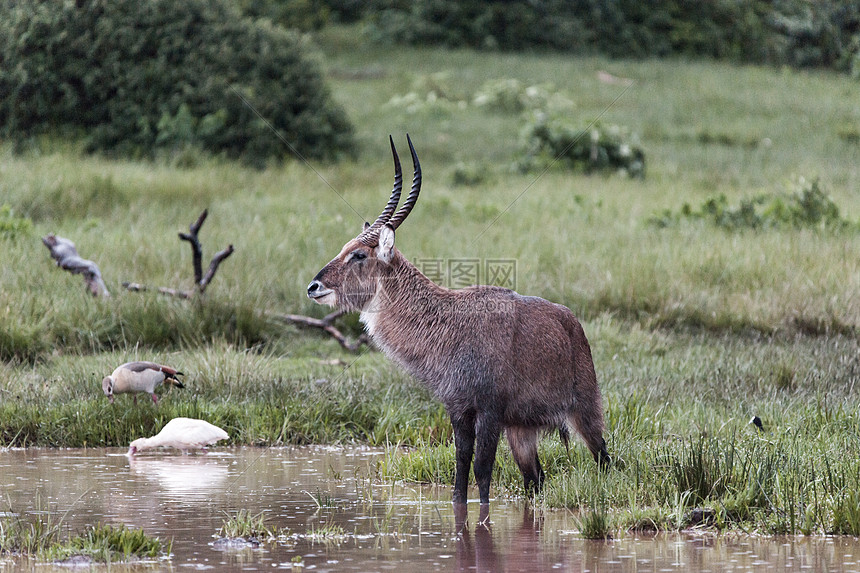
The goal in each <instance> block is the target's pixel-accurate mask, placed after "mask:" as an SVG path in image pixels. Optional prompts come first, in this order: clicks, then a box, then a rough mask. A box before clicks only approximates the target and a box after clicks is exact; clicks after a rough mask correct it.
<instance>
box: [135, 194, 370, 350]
mask: <svg viewBox="0 0 860 573" xmlns="http://www.w3.org/2000/svg"><path fill="white" fill-rule="evenodd" d="M208 214H209V212H208V210H204V211H203V212H202V213H201V214H200V216H199V217H198V218H197V221H195V222H194V223H192V224H191V225H190V226H189V227H188V232H187V233H179V238H180V239H181V240H183V241H188V242H189V243H190V244H191V254H192V264H193V266H194V284H195V285H196V287H197V288H196V290H178V289H172V288H168V287H158V289H156V290H157V291H158V292H159V293H161V294H164V295H167V296H172V297H176V298H183V299H189V298H193V297H194V296H195V295H202V294H203V293H204V292H205V291H206V287H207V286H209V283H211V282H212V279H213V278H214V277H215V273H216V272H217V271H218V267H219V265H220V264H221V263H222V262H224V260H225V259H226V258H227V257H229V256H230V255H232V254H233V251H234V250H235V249H234V248H233V245H229V246H228V247H227V248H226V249H224V250H222V251H219V252H218V253H216V254H215V256H214V257H212V261H211V262H210V263H209V269H208V270H207V271H206V274H205V275H204V274H203V268H202V260H203V249H202V247H201V246H200V239H199V233H200V227H202V226H203V223H204V222H205V221H206V217H207V216H208ZM122 286H123V287H125V288H126V289H128V290H130V291H134V292H141V291H146V290H150V289H149V288H148V287H147V286H146V285H142V284H138V283H132V282H124V283H122ZM344 314H346V312H345V311H343V310H336V311H335V312H332V313H331V314H328V315H326V316H325V317H324V318H322V319H319V318H313V317H310V316H304V315H300V314H280V313H270V314H269V316H270V317H272V318H275V319H277V320H280V321H281V322H287V323H290V324H297V325H300V326H305V327H310V328H319V329H321V330H323V331H325V332H327V333H328V334H329V335H330V336H332V337H333V338H334V339H335V340H337V341H338V342H339V343H340V345H341V346H343V347H344V348H345V349H346V350H349V351H350V352H355V351H356V350H358V349H359V348H360V347H361V345H362V344H368V343H369V341H370V339H369V338H368V337H367V335H366V334H362V335H360V336H359V337H358V338H357V339H355V340H353V341H350V340H348V339H347V337H346V336H344V334H343V333H342V332H341V331H340V330H338V328H337V327H335V326H334V324H333V323H334V321H335V320H336V319H338V318H340V317H341V316H343V315H344Z"/></svg>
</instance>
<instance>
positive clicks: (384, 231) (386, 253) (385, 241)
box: [376, 223, 394, 263]
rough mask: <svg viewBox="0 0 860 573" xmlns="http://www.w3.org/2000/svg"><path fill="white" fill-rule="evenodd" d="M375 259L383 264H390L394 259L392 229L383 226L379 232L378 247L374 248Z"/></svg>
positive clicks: (389, 226) (388, 226)
mask: <svg viewBox="0 0 860 573" xmlns="http://www.w3.org/2000/svg"><path fill="white" fill-rule="evenodd" d="M376 257H377V258H378V259H379V260H380V261H382V262H383V263H390V262H391V259H392V257H394V227H392V226H391V225H389V224H388V223H386V224H385V226H384V227H382V228H381V229H380V230H379V245H377V246H376Z"/></svg>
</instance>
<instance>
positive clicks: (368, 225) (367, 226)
mask: <svg viewBox="0 0 860 573" xmlns="http://www.w3.org/2000/svg"><path fill="white" fill-rule="evenodd" d="M369 228H370V223H368V222H367V221H365V222H364V230H365V231H366V230H368V229H369Z"/></svg>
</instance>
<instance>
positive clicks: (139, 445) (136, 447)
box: [125, 438, 146, 456]
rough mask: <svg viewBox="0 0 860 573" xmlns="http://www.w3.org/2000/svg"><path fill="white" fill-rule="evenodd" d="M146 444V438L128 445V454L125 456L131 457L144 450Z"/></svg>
mask: <svg viewBox="0 0 860 573" xmlns="http://www.w3.org/2000/svg"><path fill="white" fill-rule="evenodd" d="M145 443H146V438H138V439H136V440H135V441H133V442H132V443H130V444H129V445H128V452H127V453H126V454H125V455H127V456H133V455H134V454H136V453H138V452H139V451H141V450H143V449H144V444H145Z"/></svg>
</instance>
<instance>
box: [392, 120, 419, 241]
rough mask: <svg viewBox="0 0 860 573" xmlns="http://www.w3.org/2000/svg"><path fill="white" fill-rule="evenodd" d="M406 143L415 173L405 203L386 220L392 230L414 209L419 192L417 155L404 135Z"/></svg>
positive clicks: (409, 140) (407, 135)
mask: <svg viewBox="0 0 860 573" xmlns="http://www.w3.org/2000/svg"><path fill="white" fill-rule="evenodd" d="M406 141H408V142H409V151H410V152H412V164H413V165H414V166H415V172H414V173H413V175H412V189H411V190H410V191H409V196H408V197H406V201H404V202H403V206H402V207H400V209H398V210H397V213H395V214H394V216H393V217H391V219H389V220H388V222H389V223H390V224H391V227H392V228H394V229H396V228H397V227H399V226H400V223H402V222H403V221H404V220H405V219H406V217H408V216H409V213H410V211H412V207H414V206H415V202H416V201H418V194H419V193H420V192H421V164H420V163H419V162H418V154H417V153H415V148H414V147H413V146H412V139H410V137H409V134H408V133H407V134H406Z"/></svg>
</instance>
